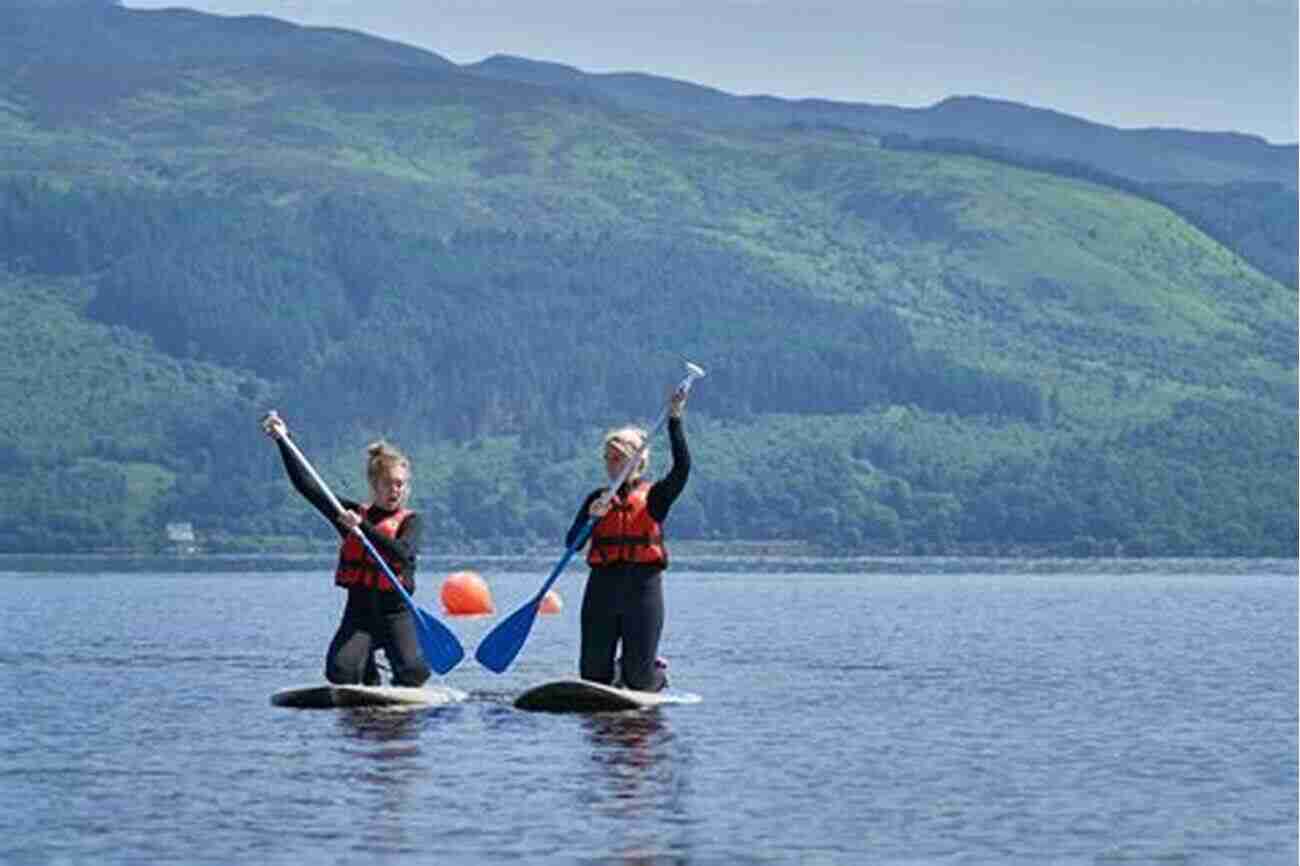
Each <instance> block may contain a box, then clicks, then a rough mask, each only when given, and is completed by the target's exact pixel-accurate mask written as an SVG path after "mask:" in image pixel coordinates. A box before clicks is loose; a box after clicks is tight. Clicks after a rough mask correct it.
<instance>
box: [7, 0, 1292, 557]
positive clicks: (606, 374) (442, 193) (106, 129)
mask: <svg viewBox="0 0 1300 866" xmlns="http://www.w3.org/2000/svg"><path fill="white" fill-rule="evenodd" d="M0 33H4V34H7V35H6V36H3V37H0V42H2V43H3V47H4V53H3V54H0V58H4V59H3V60H0V64H5V63H7V64H8V67H7V68H8V69H9V70H10V73H11V74H8V75H6V76H4V77H3V78H0V307H3V310H4V315H3V316H2V317H0V336H3V337H4V338H5V339H7V340H8V343H9V345H10V346H13V347H16V348H17V351H15V352H13V353H11V354H10V355H9V361H8V362H6V363H5V364H2V365H0V388H2V389H3V391H0V393H2V394H3V395H4V397H5V399H6V400H7V402H8V404H9V405H10V407H11V412H10V413H8V414H7V417H6V418H5V420H4V421H3V422H0V424H2V425H3V428H2V429H3V432H4V437H3V440H0V476H2V477H3V481H4V484H3V486H0V489H3V490H5V496H6V499H7V503H8V505H9V508H10V511H11V513H15V514H23V515H25V516H27V518H28V519H27V520H25V521H16V522H12V523H11V524H10V526H9V527H8V528H7V530H6V531H4V532H0V549H3V550H33V549H41V550H60V549H94V548H103V547H110V546H119V547H120V546H129V547H135V548H141V547H144V548H147V547H151V546H155V545H158V544H160V543H161V537H162V536H161V527H162V526H163V524H164V523H166V522H169V521H175V520H187V521H192V522H193V523H194V524H195V526H196V528H197V529H198V531H199V532H200V535H201V537H202V538H203V540H204V542H205V544H207V545H208V547H209V548H212V549H236V548H241V547H242V548H247V547H251V546H268V545H270V546H274V545H296V546H301V545H302V544H304V543H311V542H321V541H325V540H327V537H323V536H325V535H326V534H325V533H323V532H322V530H321V526H320V521H319V518H318V517H316V516H315V515H314V514H312V513H310V512H309V511H308V510H307V509H306V508H304V507H303V505H302V504H301V502H299V501H297V500H296V499H295V498H294V497H293V496H292V495H291V493H290V491H289V490H288V485H287V484H286V483H285V481H284V480H283V477H282V472H281V470H280V467H279V465H278V460H277V458H276V457H275V455H274V451H273V449H271V447H270V445H269V444H268V443H267V442H266V441H265V439H264V438H263V437H261V436H260V434H259V433H258V431H257V424H256V422H257V419H258V417H259V415H260V413H261V412H263V411H265V410H266V409H269V408H272V407H275V408H277V409H279V410H280V412H281V414H283V415H284V416H285V417H286V418H287V419H288V420H289V421H290V424H291V426H292V427H293V428H294V429H295V430H296V431H297V432H298V435H299V439H300V442H302V443H303V445H304V447H305V448H306V450H307V451H308V453H309V454H310V455H311V456H312V457H313V458H314V459H315V460H316V461H317V463H318V465H319V466H320V467H321V468H322V469H323V470H325V474H326V476H327V477H328V478H330V479H332V480H333V481H334V483H335V484H336V485H337V486H338V487H339V489H340V490H341V491H342V492H348V493H352V494H354V495H360V494H361V493H362V491H361V490H360V488H359V478H360V472H359V464H360V453H361V447H362V445H363V444H364V443H365V442H366V441H367V439H368V438H370V437H373V436H375V435H378V434H386V435H390V436H393V437H395V438H396V439H397V440H398V441H399V442H400V443H401V444H403V445H404V446H405V447H406V448H407V449H408V450H410V451H411V452H412V454H413V455H414V456H415V457H416V461H417V465H416V475H417V506H418V507H420V508H421V510H423V511H424V512H426V513H427V514H428V515H429V517H430V522H431V524H432V531H431V533H430V535H431V538H430V543H431V544H434V545H436V546H439V547H456V546H466V545H473V544H478V545H491V546H493V547H495V548H500V549H504V550H518V549H522V548H524V547H527V546H529V545H532V544H539V545H554V544H556V543H558V539H559V537H560V535H561V534H562V532H563V530H564V528H565V527H566V526H567V524H568V521H569V520H570V518H571V516H572V509H573V508H574V507H575V506H576V504H577V502H578V501H579V500H580V497H581V495H582V494H583V492H585V491H586V490H587V489H589V488H590V487H592V486H594V485H595V484H597V483H598V482H599V474H598V471H599V466H598V463H597V460H596V455H597V451H596V443H597V442H598V437H599V432H600V430H601V429H602V428H604V427H606V426H608V425H610V424H613V423H618V422H622V421H624V420H627V419H629V418H631V419H644V418H646V417H647V416H653V414H654V412H655V411H656V410H657V401H659V400H661V399H662V396H663V394H664V391H665V389H666V387H667V386H668V384H669V383H671V382H673V381H675V380H676V379H677V378H678V377H679V376H680V372H681V360H682V359H683V358H690V359H693V360H696V361H698V362H700V363H702V364H704V365H705V366H706V367H708V368H709V370H710V376H709V377H708V378H707V379H706V380H704V382H702V383H701V384H700V386H699V389H698V391H697V393H696V396H695V398H694V399H693V401H692V407H691V413H690V422H689V429H690V432H691V444H692V449H693V451H694V453H695V455H696V470H695V473H694V475H693V477H692V481H691V484H690V486H689V488H688V492H687V495H686V497H685V498H684V499H683V500H682V501H681V503H680V504H679V506H678V507H677V508H676V509H675V510H674V513H673V518H672V532H673V535H674V537H680V538H709V539H742V538H763V539H799V540H806V541H810V542H813V543H817V544H821V545H825V546H826V547H827V548H828V549H843V550H869V549H875V550H891V551H902V552H911V551H927V552H928V551H951V550H961V549H977V550H995V551H1006V550H1016V549H1046V550H1053V551H1057V552H1065V553H1076V554H1098V553H1114V552H1117V551H1121V552H1128V553H1135V554H1187V553H1232V554H1243V553H1250V554H1267V555H1294V554H1295V549H1296V510H1297V509H1296V483H1295V482H1296V445H1295V443H1296V440H1297V429H1296V370H1295V361H1296V294H1295V291H1294V287H1288V286H1284V285H1282V284H1281V283H1279V282H1278V281H1277V280H1276V279H1274V278H1272V277H1270V276H1268V275H1266V274H1265V273H1264V272H1261V271H1260V270H1258V269H1256V267H1255V266H1253V265H1251V264H1250V263H1249V262H1248V261H1247V259H1246V258H1244V257H1243V256H1242V255H1241V254H1239V253H1237V252H1233V251H1232V250H1230V249H1229V248H1227V247H1225V246H1223V245H1221V243H1219V242H1218V241H1216V240H1214V239H1212V238H1211V237H1210V236H1209V235H1207V234H1205V233H1203V231H1202V230H1200V229H1198V228H1196V227H1194V226H1193V224H1192V223H1189V222H1188V221H1186V220H1185V219H1184V218H1183V217H1182V216H1180V215H1179V214H1178V213H1176V212H1175V211H1173V210H1170V209H1169V208H1168V207H1166V206H1163V205H1161V204H1158V203H1156V202H1153V201H1151V200H1150V199H1148V198H1142V197H1137V196H1134V195H1131V194H1130V193H1128V192H1125V191H1124V190H1122V189H1117V188H1115V187H1114V186H1110V185H1105V184H1100V183H1092V182H1088V181H1086V180H1082V179H1080V178H1078V177H1072V176H1068V175H1065V174H1060V173H1052V172H1049V171H1041V170H1033V169H1031V168H1027V167H1024V166H1017V165H1011V164H1008V162H1007V161H1006V160H998V159H986V158H982V157H980V156H976V155H970V154H962V153H946V152H936V151H925V150H908V149H898V148H893V147H886V146H883V145H882V141H881V139H880V138H878V137H876V136H874V135H871V134H867V133H865V132H863V131H860V130H852V129H844V128H827V127H806V126H804V127H790V126H782V127H779V128H753V129H719V128H717V126H716V125H707V126H706V125H700V126H695V125H691V124H686V123H683V122H682V121H681V120H678V119H673V118H670V117H668V116H666V115H663V114H650V113H637V112H632V111H627V110H624V109H620V108H617V107H613V106H611V105H610V104H609V102H608V101H607V100H604V99H599V98H595V97H590V96H585V95H583V94H581V93H576V92H574V91H573V90H572V89H571V88H569V89H564V88H548V87H539V86H537V85H534V84H527V83H520V82H516V81H509V80H497V79H492V78H488V77H485V76H482V75H472V74H468V73H466V72H465V71H462V70H459V69H457V68H456V67H454V65H452V64H448V63H447V62H446V61H445V60H443V59H442V58H439V57H437V56H436V55H433V54H429V53H427V52H420V51H417V50H415V49H411V48H408V47H405V46H400V45H395V44H393V43H388V42H383V41H381V40H373V39H370V38H368V37H365V36H363V35H361V34H352V33H344V32H341V31H333V30H312V29H307V28H298V27H294V26H292V25H288V24H284V23H283V22H274V21H271V20H269V19H261V18H239V19H234V18H217V17H213V16H204V15H199V14H197V13H191V12H181V11H166V12H137V11H130V10H125V9H122V8H119V7H114V6H111V5H107V6H106V5H98V4H90V5H87V6H84V7H79V8H78V9H77V10H76V14H69V13H68V12H67V10H66V9H62V8H55V9H49V8H45V7H39V8H38V7H34V6H27V5H22V4H20V5H18V6H15V7H12V8H10V7H4V6H0ZM159 41H162V42H165V44H166V46H167V50H166V51H163V52H158V53H156V54H155V55H153V56H149V55H148V54H147V53H141V52H140V51H138V50H136V49H138V47H139V46H141V45H147V44H153V43H154V42H159ZM52 46H59V47H58V48H57V49H56V48H54V47H52ZM74 46H80V47H81V55H80V56H81V60H80V61H79V62H73V56H74V49H73V47H74ZM86 46H96V47H95V48H93V49H90V48H86ZM41 52H46V53H47V54H48V53H49V52H53V55H52V56H53V57H55V58H56V59H58V58H60V57H61V58H63V60H62V61H60V62H48V63H36V62H33V60H32V59H33V58H36V57H41V56H46V55H42V54H41ZM60 52H62V53H60ZM141 57H149V59H148V60H147V61H144V62H142V61H141V60H140V59H138V58H141ZM132 58H135V59H132ZM70 95H75V98H72V97H71V96H70ZM660 450H661V451H662V449H660ZM659 457H660V463H659V464H658V465H659V466H660V467H662V454H660V455H659Z"/></svg>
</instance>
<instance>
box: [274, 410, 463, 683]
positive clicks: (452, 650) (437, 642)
mask: <svg viewBox="0 0 1300 866" xmlns="http://www.w3.org/2000/svg"><path fill="white" fill-rule="evenodd" d="M280 441H281V442H283V443H284V444H285V447H287V448H288V449H289V450H290V451H292V452H293V456H294V457H296V458H298V462H299V463H301V464H302V465H303V467H304V468H305V469H306V470H307V474H309V475H310V476H311V477H312V480H313V481H315V482H316V485H317V486H318V487H320V489H321V490H323V491H324V492H325V496H326V497H328V498H329V501H330V505H333V506H334V510H335V511H336V512H338V513H339V514H342V513H343V511H344V509H343V505H342V504H341V503H340V502H339V501H338V499H336V498H335V497H334V494H333V493H332V492H331V491H330V489H329V488H328V487H327V486H325V482H324V481H322V480H321V477H320V476H319V475H318V474H316V470H315V469H314V468H313V467H312V465H311V464H310V463H308V462H307V458H306V457H304V456H302V452H301V451H299V450H298V446H297V445H295V444H294V443H293V440H292V439H290V438H289V437H288V436H285V437H284V438H283V439H281V440H280ZM353 532H355V533H356V534H357V537H358V538H360V539H361V543H362V544H364V545H365V546H366V550H367V551H369V552H370V555H371V556H372V557H374V560H375V562H377V563H379V567H380V568H382V569H383V570H384V574H385V575H386V576H387V577H388V581H389V583H391V584H392V585H393V589H395V590H397V592H398V594H399V595H401V596H402V601H404V602H406V606H407V607H408V608H410V609H411V616H412V617H413V618H414V619H415V633H416V635H417V636H418V637H419V639H420V649H422V650H424V660H425V661H427V662H428V663H429V667H431V668H433V669H434V670H435V671H437V672H438V673H440V674H445V673H447V671H449V670H451V669H452V668H454V667H455V666H456V665H457V664H458V663H459V662H460V660H461V659H463V658H464V657H465V650H464V648H463V647H461V645H460V641H458V640H456V635H454V634H452V632H451V629H449V628H447V626H445V625H443V624H442V623H441V622H439V621H438V620H436V619H434V618H433V614H431V613H429V612H428V611H424V610H421V609H420V608H418V607H416V605H415V600H414V599H412V598H411V594H410V593H409V592H407V591H406V587H404V586H402V582H401V581H400V580H398V579H397V576H396V575H394V574H393V571H392V569H390V568H389V567H388V563H387V562H385V561H384V558H383V557H382V556H380V555H379V551H377V550H375V547H374V545H373V544H371V542H370V539H369V538H366V534H365V533H364V532H362V531H361V527H359V526H358V527H357V528H356V529H354V530H353Z"/></svg>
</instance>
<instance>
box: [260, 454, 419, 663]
mask: <svg viewBox="0 0 1300 866" xmlns="http://www.w3.org/2000/svg"><path fill="white" fill-rule="evenodd" d="M277 444H278V445H279V446H280V456H281V458H283V460H284V468H285V470H286V471H287V472H288V473H289V480H290V481H291V482H293V486H294V488H295V489H296V490H297V491H298V492H299V493H301V494H302V495H303V497H304V498H305V499H306V500H307V501H308V502H310V503H311V504H312V505H314V506H316V510H317V511H319V512H320V513H321V514H323V515H325V518H326V519H327V520H329V522H330V523H331V524H333V525H335V526H336V527H337V525H338V524H337V523H335V518H336V517H337V515H336V514H335V512H334V506H333V505H331V504H330V501H329V497H328V496H326V494H325V491H323V490H322V489H321V488H320V487H319V485H317V484H316V482H315V480H313V479H312V477H311V476H310V475H309V474H308V473H307V471H306V469H305V468H304V467H303V466H301V465H300V464H299V463H298V460H297V459H296V458H295V457H294V455H293V452H292V451H290V450H289V449H288V447H287V446H286V445H285V444H284V443H283V442H277ZM339 503H340V504H341V505H342V506H343V507H344V508H346V509H347V510H349V511H356V510H358V509H360V507H361V504H362V503H359V502H355V501H353V500H351V499H340V500H339ZM392 514H393V512H391V511H388V510H386V509H383V508H380V507H379V506H377V505H372V506H370V508H369V510H367V511H366V512H365V515H364V517H365V519H364V520H363V521H362V522H361V531H362V532H364V533H365V535H366V539H367V540H369V541H370V543H371V544H373V545H374V546H375V549H376V550H378V551H379V552H380V553H381V554H383V556H384V558H385V559H387V560H388V561H389V562H390V563H392V564H394V565H395V568H394V571H395V572H396V573H397V575H398V576H399V577H401V578H402V583H403V584H404V585H405V586H406V588H407V589H408V591H409V592H411V593H412V594H413V593H414V592H415V560H416V551H417V550H419V547H420V528H421V524H420V515H418V514H414V513H412V514H408V515H407V516H406V519H405V520H403V521H402V525H401V526H400V527H398V529H397V536H396V537H395V538H389V537H388V536H387V535H385V534H384V533H382V532H380V531H378V530H377V529H375V524H376V523H379V522H380V521H382V520H384V519H385V518H386V517H390V516H391V515H392ZM343 535H344V532H343V530H342V529H339V536H340V537H343ZM366 555H367V556H370V555H371V554H370V553H369V551H367V553H366ZM376 649H382V650H383V651H384V655H385V656H387V658H388V663H389V664H390V665H391V666H392V675H393V684H394V685H401V686H419V685H422V684H423V683H424V681H425V680H427V679H428V678H429V673H430V671H429V666H428V664H426V663H425V661H424V655H423V654H422V653H421V652H420V641H419V637H418V636H417V635H416V633H415V618H414V617H413V616H412V615H411V611H410V609H409V608H407V607H406V603H405V602H404V601H402V597H401V596H400V595H399V594H398V593H397V591H396V590H391V589H390V590H379V589H367V588H365V587H358V586H352V587H348V601H347V604H346V605H345V606H344V608H343V618H342V620H341V621H340V622H339V627H338V631H336V632H335V633H334V639H333V640H331V641H330V647H329V651H328V652H327V653H326V656H325V679H327V680H329V681H330V682H332V683H340V684H342V683H360V682H365V683H367V684H371V685H374V684H377V683H378V682H379V673H378V670H377V669H376V668H375V666H374V651H375V650H376Z"/></svg>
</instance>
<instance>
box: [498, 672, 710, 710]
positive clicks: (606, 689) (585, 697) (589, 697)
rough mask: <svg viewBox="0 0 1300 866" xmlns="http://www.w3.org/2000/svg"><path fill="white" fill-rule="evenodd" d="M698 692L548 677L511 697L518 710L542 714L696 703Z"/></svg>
mask: <svg viewBox="0 0 1300 866" xmlns="http://www.w3.org/2000/svg"><path fill="white" fill-rule="evenodd" d="M699 702H700V696H699V695H693V694H690V693H689V692H669V691H663V692H638V691H635V690H633V689H620V688H615V687H614V686H607V685H605V684H603V683H594V682H591V681H590V680H578V679H567V680H552V681H551V682H547V683H542V684H541V685H536V686H533V687H532V688H530V689H528V690H527V691H525V692H524V693H523V694H521V695H520V696H519V697H517V698H515V706H516V707H518V708H519V709H521V710H533V711H537V712H543V713H601V712H614V711H618V710H644V709H649V708H650V707H659V706H663V705H664V704H698V703H699Z"/></svg>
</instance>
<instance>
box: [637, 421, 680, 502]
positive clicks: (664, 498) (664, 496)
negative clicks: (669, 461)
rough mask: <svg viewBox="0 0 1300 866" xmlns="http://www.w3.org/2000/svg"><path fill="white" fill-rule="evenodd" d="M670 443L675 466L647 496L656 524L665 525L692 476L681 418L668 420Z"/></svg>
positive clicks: (652, 487) (657, 482)
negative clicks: (674, 503) (669, 512)
mask: <svg viewBox="0 0 1300 866" xmlns="http://www.w3.org/2000/svg"><path fill="white" fill-rule="evenodd" d="M668 441H669V442H670V443H671V444H672V449H673V465H672V468H671V469H669V470H668V474H667V475H665V476H664V477H663V478H661V479H659V480H658V481H656V482H655V483H654V484H653V485H651V487H650V492H649V493H648V494H647V495H646V510H648V511H649V512H650V517H651V518H653V519H654V521H655V522H656V523H663V522H664V518H666V517H667V516H668V509H669V508H672V505H673V502H675V501H676V500H677V497H678V496H679V495H681V492H682V490H683V489H684V488H685V487H686V479H687V478H689V477H690V474H691V452H690V449H688V448H687V447H686V431H685V430H683V429H682V419H681V418H669V419H668Z"/></svg>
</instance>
